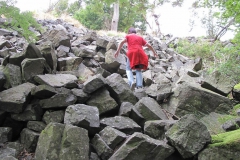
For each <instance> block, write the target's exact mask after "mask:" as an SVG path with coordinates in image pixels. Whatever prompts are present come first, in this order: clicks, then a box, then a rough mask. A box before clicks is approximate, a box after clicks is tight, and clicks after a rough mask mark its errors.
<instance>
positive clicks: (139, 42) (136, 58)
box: [125, 34, 148, 69]
mask: <svg viewBox="0 0 240 160" xmlns="http://www.w3.org/2000/svg"><path fill="white" fill-rule="evenodd" d="M125 38H126V39H127V44H128V52H127V56H128V58H129V60H130V66H131V68H132V69H136V66H138V65H142V68H141V69H147V67H148V56H147V55H146V53H145V52H144V50H143V48H142V46H144V45H146V44H147V42H146V41H145V40H144V39H143V38H142V37H141V36H139V35H136V34H128V35H126V37H125Z"/></svg>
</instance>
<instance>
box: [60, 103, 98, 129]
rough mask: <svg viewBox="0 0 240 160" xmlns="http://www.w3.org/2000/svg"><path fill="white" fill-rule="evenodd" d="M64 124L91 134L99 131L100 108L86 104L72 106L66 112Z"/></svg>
mask: <svg viewBox="0 0 240 160" xmlns="http://www.w3.org/2000/svg"><path fill="white" fill-rule="evenodd" d="M64 123H65V124H71V125H74V126H78V127H81V128H85V129H87V130H88V131H89V132H92V130H94V129H95V130H97V129H98V128H99V127H100V121H99V111H98V108H97V107H95V106H89V105H85V104H75V105H70V106H68V107H67V109H66V111H65V115H64ZM95 132H96V131H95Z"/></svg>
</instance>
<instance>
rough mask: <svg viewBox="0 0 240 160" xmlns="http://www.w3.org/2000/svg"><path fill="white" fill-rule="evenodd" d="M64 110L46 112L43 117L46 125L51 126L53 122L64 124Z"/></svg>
mask: <svg viewBox="0 0 240 160" xmlns="http://www.w3.org/2000/svg"><path fill="white" fill-rule="evenodd" d="M64 113H65V111H64V110H59V111H46V112H45V113H44V115H43V118H42V120H43V121H44V122H45V123H46V124H49V123H51V122H56V123H63V120H64Z"/></svg>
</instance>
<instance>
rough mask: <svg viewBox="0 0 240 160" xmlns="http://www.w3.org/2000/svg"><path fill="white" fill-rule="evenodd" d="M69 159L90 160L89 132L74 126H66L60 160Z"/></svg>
mask: <svg viewBox="0 0 240 160" xmlns="http://www.w3.org/2000/svg"><path fill="white" fill-rule="evenodd" d="M67 159H71V160H88V159H89V138H88V132H87V130H85V129H83V128H80V127H76V126H72V125H66V126H65V129H64V131H63V137H62V143H61V151H60V155H59V160H67Z"/></svg>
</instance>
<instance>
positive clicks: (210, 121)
mask: <svg viewBox="0 0 240 160" xmlns="http://www.w3.org/2000/svg"><path fill="white" fill-rule="evenodd" d="M225 116H227V115H226V114H218V113H215V112H211V113H209V114H207V115H205V116H204V117H202V118H201V119H200V121H201V122H202V123H203V124H204V125H205V126H206V127H207V129H208V131H209V132H210V134H211V135H215V134H219V133H223V132H225V131H224V129H223V128H222V123H221V121H220V119H223V118H224V117H225Z"/></svg>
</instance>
